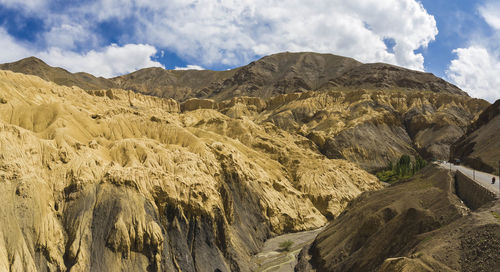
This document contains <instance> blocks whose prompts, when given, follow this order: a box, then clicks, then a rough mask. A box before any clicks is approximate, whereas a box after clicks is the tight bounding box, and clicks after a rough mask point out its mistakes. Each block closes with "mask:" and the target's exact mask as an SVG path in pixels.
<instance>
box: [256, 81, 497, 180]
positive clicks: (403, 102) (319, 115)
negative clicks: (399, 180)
mask: <svg viewBox="0 0 500 272" xmlns="http://www.w3.org/2000/svg"><path fill="white" fill-rule="evenodd" d="M488 105H489V104H488V102H486V101H484V100H479V99H471V98H469V97H466V96H456V95H449V94H435V93H431V92H411V93H406V92H400V91H392V92H391V91H378V90H357V91H354V90H352V91H327V92H308V93H301V94H300V93H295V94H289V95H283V96H278V97H275V98H273V99H270V100H269V101H268V107H267V108H266V111H264V112H263V114H261V115H260V116H259V118H260V119H259V120H267V121H270V122H273V123H274V124H275V125H276V126H278V127H280V128H282V129H285V130H288V131H293V132H298V133H300V134H301V135H304V136H306V137H307V138H309V139H310V140H311V141H313V142H314V143H315V144H316V145H317V146H318V149H319V150H320V151H321V152H322V153H323V154H325V155H326V156H327V157H329V158H339V159H347V160H349V161H353V162H356V163H358V164H359V165H360V166H362V167H363V168H364V169H366V170H369V171H375V170H377V169H380V168H383V167H386V166H387V164H388V162H389V161H395V160H396V159H398V158H399V157H400V156H401V155H402V154H410V155H417V154H420V155H421V156H423V157H424V158H427V159H431V158H436V159H447V158H448V155H447V154H449V148H450V145H451V144H453V143H454V142H455V141H456V140H457V139H459V138H460V137H461V136H462V135H463V134H464V133H465V130H466V128H467V126H468V125H469V124H470V123H471V122H472V121H473V120H474V119H475V118H476V116H477V115H478V114H479V113H480V112H481V111H482V110H483V109H484V108H486V107H487V106H488Z"/></svg>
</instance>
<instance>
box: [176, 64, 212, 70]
mask: <svg viewBox="0 0 500 272" xmlns="http://www.w3.org/2000/svg"><path fill="white" fill-rule="evenodd" d="M174 70H205V68H203V67H201V66H199V65H192V64H188V65H186V67H178V66H175V69H174Z"/></svg>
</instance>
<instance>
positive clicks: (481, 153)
mask: <svg viewBox="0 0 500 272" xmlns="http://www.w3.org/2000/svg"><path fill="white" fill-rule="evenodd" d="M450 159H451V160H454V159H460V160H461V161H462V162H463V163H464V164H465V165H468V166H470V167H472V168H474V169H478V170H481V171H484V172H489V173H498V171H499V169H498V167H500V100H497V101H496V102H495V103H494V104H493V105H491V106H489V107H488V108H487V109H485V110H484V112H482V113H481V115H479V117H478V119H477V120H476V121H475V122H474V123H472V124H471V125H470V126H469V127H468V129H467V132H466V133H465V135H463V137H461V138H460V139H458V140H457V141H456V143H454V144H453V146H452V148H451V154H450Z"/></svg>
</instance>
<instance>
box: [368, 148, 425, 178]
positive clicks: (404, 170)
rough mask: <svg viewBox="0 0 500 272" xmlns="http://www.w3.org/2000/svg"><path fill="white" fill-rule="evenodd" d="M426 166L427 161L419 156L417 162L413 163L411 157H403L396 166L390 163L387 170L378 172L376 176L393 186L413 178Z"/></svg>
mask: <svg viewBox="0 0 500 272" xmlns="http://www.w3.org/2000/svg"><path fill="white" fill-rule="evenodd" d="M426 165H427V161H425V160H424V159H422V158H421V157H420V156H417V157H416V158H415V161H413V162H412V161H411V158H410V156H408V155H402V156H401V157H400V158H399V160H398V161H397V162H396V163H395V164H394V163H393V162H392V161H390V162H389V163H388V165H387V168H386V169H384V170H382V171H380V172H377V173H376V174H375V175H376V176H377V178H378V179H379V180H380V181H383V182H387V183H391V184H392V183H395V182H398V181H400V180H402V179H407V178H410V177H412V176H413V175H415V173H417V172H418V171H419V170H420V169H422V168H424V167H425V166H426Z"/></svg>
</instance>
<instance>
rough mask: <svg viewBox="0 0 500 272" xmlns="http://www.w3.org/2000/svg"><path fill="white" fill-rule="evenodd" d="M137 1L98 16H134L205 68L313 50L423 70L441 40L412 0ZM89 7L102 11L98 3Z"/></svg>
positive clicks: (151, 36)
mask: <svg viewBox="0 0 500 272" xmlns="http://www.w3.org/2000/svg"><path fill="white" fill-rule="evenodd" d="M115 1H116V3H118V2H123V1H122V0H115ZM109 2H110V1H108V3H109ZM111 2H114V1H113V0H111ZM126 2H127V1H126ZM132 2H133V4H129V5H122V7H123V9H122V10H115V11H114V12H112V11H110V10H105V11H101V12H99V18H101V19H104V18H107V19H109V18H117V17H118V16H120V14H126V15H127V16H132V17H134V18H136V20H137V23H138V29H139V30H138V31H137V33H136V37H138V38H139V39H140V40H143V41H145V42H148V43H151V44H155V45H157V46H158V47H162V48H168V49H170V50H172V51H174V52H176V53H177V54H178V55H180V56H182V57H184V58H186V59H188V60H190V61H199V63H201V64H204V65H207V66H210V65H213V64H215V63H221V64H225V65H241V64H244V63H247V62H248V61H250V60H252V59H253V58H255V57H256V56H262V55H267V54H271V53H276V52H281V51H315V52H328V53H335V54H339V55H345V56H350V57H354V58H356V59H358V60H360V61H364V62H377V61H382V62H389V63H393V64H398V65H402V66H406V67H409V68H414V69H420V70H422V69H423V61H424V59H423V56H422V55H421V54H417V53H415V50H416V49H418V48H421V47H426V46H427V45H428V43H429V42H430V41H432V40H433V39H434V37H435V36H436V35H437V28H436V22H435V20H434V17H433V16H431V15H429V14H428V13H427V12H426V10H425V9H424V8H423V6H422V5H421V4H420V3H419V2H417V1H415V0H386V1H378V0H358V1H343V0H313V1H302V0H290V1H286V2H285V1H279V0H252V1H250V0H226V1H211V0H197V1H169V2H168V4H158V3H157V2H156V1H148V0H142V1H132ZM113 6H115V5H113ZM131 7H133V8H134V10H135V11H134V10H130V8H131ZM89 10H96V12H97V10H99V6H98V5H96V6H94V7H93V8H89ZM384 39H392V40H394V42H395V46H394V48H387V46H386V44H385V43H384Z"/></svg>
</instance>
